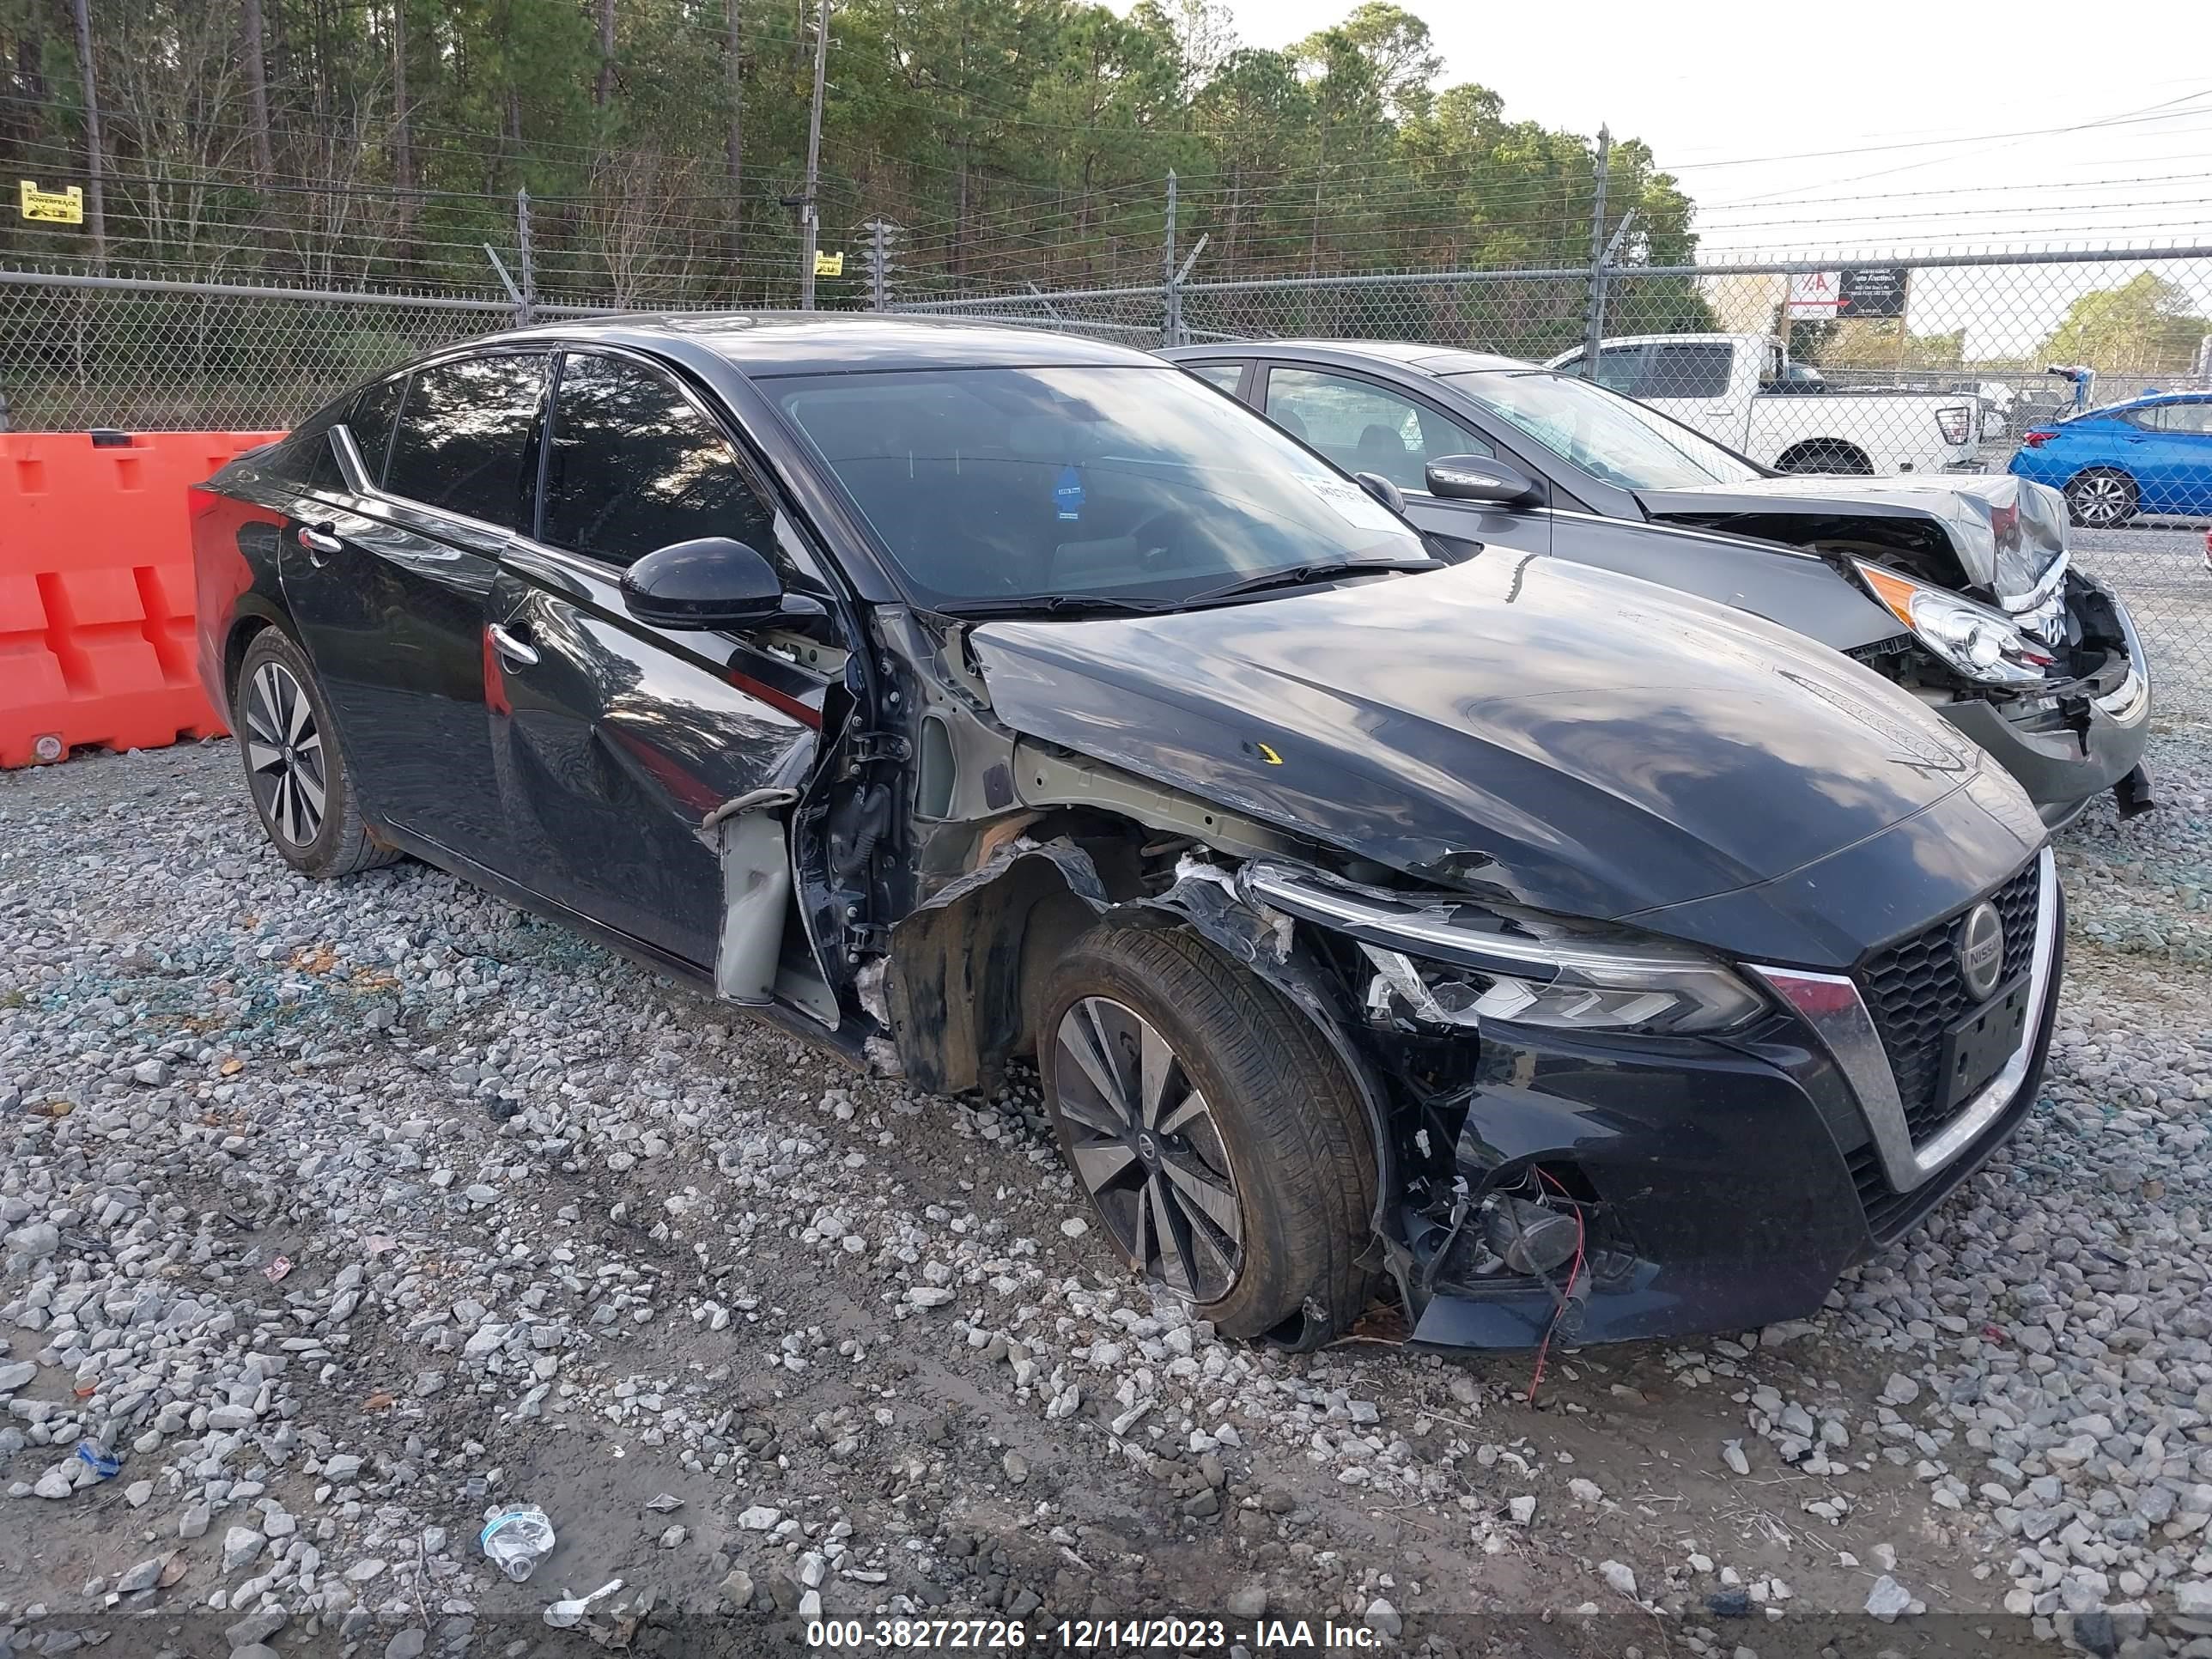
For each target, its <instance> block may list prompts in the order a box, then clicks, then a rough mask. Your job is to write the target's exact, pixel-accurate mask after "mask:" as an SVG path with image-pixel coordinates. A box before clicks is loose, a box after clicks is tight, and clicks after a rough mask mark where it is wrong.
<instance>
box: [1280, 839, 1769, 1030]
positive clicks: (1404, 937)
mask: <svg viewBox="0 0 2212 1659" xmlns="http://www.w3.org/2000/svg"><path fill="white" fill-rule="evenodd" d="M1239 885H1240V887H1241V888H1242V890H1243V891H1244V892H1245V894H1246V895H1247V896H1249V897H1251V898H1253V899H1255V900H1257V901H1258V902H1261V903H1263V904H1267V905H1271V906H1273V908H1277V909H1279V910H1284V911H1287V912H1289V913H1290V914H1291V915H1295V916H1300V917H1303V918H1304V919H1305V920H1307V921H1311V922H1315V923H1317V924H1319V925H1320V926H1322V927H1330V928H1334V929H1335V930H1336V931H1338V932H1340V933H1344V934H1346V935H1347V936H1349V937H1350V938H1352V939H1355V940H1357V941H1358V944H1359V945H1360V948H1361V949H1362V950H1363V951H1365V953H1366V955H1367V957H1368V959H1369V961H1370V962H1371V963H1374V965H1375V969H1376V974H1377V975H1378V976H1379V980H1380V982H1381V983H1383V985H1385V986H1387V987H1389V990H1390V991H1391V992H1393V993H1395V994H1396V995H1397V996H1398V997H1399V998H1400V999H1401V1000H1402V1001H1403V1002H1404V1003H1405V1004H1406V1006H1407V1007H1408V1008H1409V1009H1410V1010H1411V1011H1412V1012H1413V1014H1414V1015H1415V1016H1416V1017H1417V1018H1420V1019H1423V1020H1426V1021H1429V1022H1431V1023H1432V1024H1450V1025H1466V1026H1474V1025H1479V1024H1480V1023H1481V1022H1482V1021H1484V1020H1486V1019H1488V1020H1502V1021H1508V1022H1510V1023H1513V1024H1522V1025H1548V1026H1553V1027H1556V1028H1559V1029H1561V1030H1583V1031H1611V1032H1638V1033H1644V1034H1646V1035H1651V1036H1701V1035H1705V1034H1709V1033H1711V1032H1715V1031H1726V1030H1734V1029H1735V1028H1736V1027H1738V1026H1740V1025H1743V1024H1747V1022H1749V1021H1750V1020H1752V1019H1753V1018H1757V1017H1758V1016H1759V1013H1761V1012H1763V1011H1764V1010H1765V1008H1766V1006H1767V1004H1766V1002H1765V999H1763V998H1762V997H1761V996H1760V995H1759V993H1758V992H1756V991H1754V990H1753V989H1752V988H1751V987H1750V986H1748V985H1747V984H1746V983H1745V982H1744V981H1742V980H1741V979H1739V978H1738V977H1737V976H1736V975H1735V974H1733V973H1731V972H1730V971H1729V969H1728V968H1726V967H1725V966H1724V965H1723V964H1722V963H1718V962H1716V961H1715V960H1713V959H1712V958H1711V957H1708V956H1706V955H1705V954H1704V953H1703V952H1702V951H1694V950H1692V949H1691V948H1689V947H1688V946H1686V945H1676V944H1674V943H1673V942H1672V941H1670V940H1667V939H1654V938H1652V937H1650V936H1649V935H1647V934H1640V933H1631V932H1629V931H1628V930H1626V929H1625V928H1616V927H1600V926H1596V925H1594V924H1591V923H1587V922H1582V921H1569V920H1566V919H1564V918H1561V917H1557V916H1549V915H1541V914H1538V913H1536V912H1534V911H1528V910H1522V909H1518V908H1508V907H1500V906H1494V905H1480V904H1476V903H1474V902H1471V901H1468V900H1462V899H1456V898H1454V897H1452V896H1449V895H1448V894H1437V895H1435V896H1420V897H1408V896H1403V895H1398V894H1392V893H1386V892H1383V891H1381V890H1378V889H1373V888H1358V889H1355V888H1352V887H1349V886H1342V885H1339V884H1334V883H1331V882H1328V881H1323V880H1321V879H1318V878H1315V877H1313V876H1310V875H1308V874H1306V873H1305V872H1301V871H1297V870H1293V869H1290V868H1287V867H1285V866H1281V865H1274V864H1267V863H1256V864H1251V865H1247V866H1245V868H1244V871H1243V875H1242V878H1241V879H1240V882H1239Z"/></svg>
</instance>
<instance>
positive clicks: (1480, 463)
mask: <svg viewBox="0 0 2212 1659" xmlns="http://www.w3.org/2000/svg"><path fill="white" fill-rule="evenodd" d="M1428 483H1429V494H1430V495H1434V496H1437V498H1439V499H1440V500H1443V501H1486V502H1488V503H1489V504H1490V505H1491V506H1492V507H1522V506H1537V505H1541V503H1542V501H1543V499H1544V486H1543V485H1542V484H1541V483H1538V482H1537V481H1536V480H1535V479H1534V478H1532V477H1529V476H1528V474H1527V473H1525V472H1523V471H1522V470H1521V469H1520V468H1519V467H1517V466H1516V465H1513V463H1512V462H1510V461H1506V460H1499V459H1497V458H1495V457H1493V456H1489V455H1439V456H1437V459H1434V460H1433V461H1431V462H1430V463H1429V465H1428Z"/></svg>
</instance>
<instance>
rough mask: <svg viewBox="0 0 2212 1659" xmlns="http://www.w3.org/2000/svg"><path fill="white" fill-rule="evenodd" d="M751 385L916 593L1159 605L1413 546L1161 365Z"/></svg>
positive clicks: (1358, 499) (1351, 486)
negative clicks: (769, 400) (805, 446)
mask: <svg viewBox="0 0 2212 1659" xmlns="http://www.w3.org/2000/svg"><path fill="white" fill-rule="evenodd" d="M761 384H762V386H763V389H765V390H766V391H767V392H769V395H770V396H771V397H773V398H775V401H776V403H777V404H778V406H779V407H781V410H783V412H784V414H785V415H786V416H787V417H789V419H790V421H791V422H792V424H793V426H795V427H796V428H798V429H799V431H800V432H801V433H803V434H804V435H805V438H806V440H807V441H808V442H809V443H810V444H811V446H812V447H813V448H814V450H815V451H816V453H817V454H819V455H820V456H821V458H822V459H823V462H824V463H825V464H826V465H828V467H829V471H831V472H832V473H834V474H835V475H836V479H837V482H838V483H840V484H842V486H843V487H844V489H845V491H846V493H847V494H848V495H850V496H851V497H852V499H853V501H854V505H855V506H857V507H859V508H860V513H862V515H863V516H864V517H865V518H866V520H867V521H868V525H869V527H870V528H871V529H872V530H873V531H874V532H875V534H876V537H877V539H878V540H879V541H880V542H881V543H882V544H883V545H884V550H886V551H887V552H889V553H890V556H891V557H892V559H893V560H894V561H895V562H896V564H897V566H898V568H899V571H900V574H902V577H903V578H904V580H905V581H906V584H907V585H908V586H909V587H910V588H911V589H912V590H913V591H914V592H915V597H916V598H917V599H920V600H921V602H922V603H924V604H926V605H933V606H937V607H940V608H950V609H956V610H957V608H958V607H959V605H960V603H961V602H962V601H975V600H992V601H1010V600H1019V599H1054V598H1059V599H1099V600H1106V601H1111V602H1115V603H1130V604H1146V605H1149V604H1155V603H1158V604H1173V603H1176V602H1178V601H1181V600H1184V599H1191V598H1194V597H1195V596H1197V595H1200V594H1206V593H1211V592H1214V591H1215V590H1218V589H1220V588H1223V587H1224V586H1226V585H1228V584H1231V583H1240V582H1242V581H1243V580H1247V579H1249V578H1251V577H1255V576H1261V575H1265V574H1268V573H1270V572H1273V571H1279V570H1280V571H1288V570H1293V569H1297V568H1307V567H1314V566H1328V565H1334V564H1340V563H1345V562H1361V563H1364V562H1378V563H1382V562H1389V563H1404V562H1422V561H1425V559H1426V558H1427V556H1428V555H1427V551H1426V550H1425V548H1424V547H1423V546H1422V544H1421V542H1420V538H1419V536H1418V535H1417V534H1416V533H1415V532H1413V530H1412V529H1410V528H1409V527H1408V526H1407V525H1406V524H1405V523H1404V521H1403V520H1400V519H1398V518H1397V517H1395V515H1394V514H1392V513H1389V512H1388V511H1386V510H1385V509H1384V508H1383V507H1382V506H1381V505H1380V504H1378V503H1377V502H1376V501H1375V500H1374V499H1373V498H1372V497H1371V496H1370V495H1368V494H1367V492H1366V491H1365V490H1364V489H1361V488H1360V487H1359V486H1358V484H1356V483H1353V482H1352V480H1351V479H1349V478H1347V477H1344V476H1343V475H1342V474H1341V473H1340V472H1337V471H1334V470H1333V469H1332V468H1331V467H1329V466H1328V464H1327V463H1325V462H1323V461H1321V460H1319V459H1316V458H1315V457H1314V456H1313V455H1311V454H1310V453H1308V452H1307V451H1306V450H1304V449H1303V448H1301V447H1299V446H1298V445H1297V443H1296V442H1294V441H1291V439H1290V438H1287V437H1285V435H1283V434H1282V433H1280V432H1279V431H1278V430H1276V428H1274V427H1273V426H1272V425H1270V424H1269V423H1268V422H1267V421H1265V420H1263V419H1262V418H1261V417H1260V416H1257V415H1255V414H1254V413H1253V412H1252V411H1251V410H1248V409H1246V408H1245V407H1244V406H1243V404H1238V403H1236V402H1234V401H1232V400H1231V399H1230V398H1225V397H1224V396H1222V395H1221V394H1220V393H1219V392H1216V391H1214V390H1212V388H1211V387H1209V386H1206V385H1205V384H1203V383H1202V382H1200V380H1196V379H1194V378H1193V377H1192V376H1190V375H1188V374H1184V373H1182V370H1180V369H1178V368H1172V367H1170V366H1168V365H1165V364H1163V365H1161V366H1160V367H1159V368H1136V367H1131V368H1107V367H1100V368H933V369H913V370H886V371H881V372H874V373H866V372H864V373H860V374H823V375H800V376H791V377H786V378H776V379H772V380H763V381H762V382H761Z"/></svg>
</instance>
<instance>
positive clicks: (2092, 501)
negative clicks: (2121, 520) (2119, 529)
mask: <svg viewBox="0 0 2212 1659" xmlns="http://www.w3.org/2000/svg"><path fill="white" fill-rule="evenodd" d="M2126 507H2127V492H2126V491H2125V490H2124V489H2121V487H2120V481H2119V480H2118V478H2110V477H2095V478H2088V479H2085V480H2083V482H2082V483H2081V516H2082V517H2083V518H2084V519H2086V520H2089V521H2090V522H2091V523H2093V524H2107V523H2110V522H2111V521H2112V520H2114V519H2117V518H2118V517H2119V515H2120V514H2121V513H2122V512H2123V511H2124V510H2125V508H2126Z"/></svg>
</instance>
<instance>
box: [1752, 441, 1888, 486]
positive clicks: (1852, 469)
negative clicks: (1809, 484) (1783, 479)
mask: <svg viewBox="0 0 2212 1659" xmlns="http://www.w3.org/2000/svg"><path fill="white" fill-rule="evenodd" d="M1774 470H1775V471H1778V472H1826V473H1832V474H1842V475H1844V476H1845V477H1854V478H1865V477H1872V476H1873V475H1874V463H1873V462H1872V461H1870V460H1869V459H1867V458H1866V453H1865V452H1864V451H1863V450H1860V449H1857V448H1855V447H1852V446H1851V445H1850V444H1846V443H1838V442H1835V441H1832V440H1829V439H1821V440H1816V441H1814V442H1812V443H1808V444H1800V445H1798V446H1797V447H1796V448H1795V449H1792V450H1790V451H1788V452H1787V453H1784V455H1783V456H1782V457H1781V459H1778V460H1777V461H1776V462H1775V464H1774Z"/></svg>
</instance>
